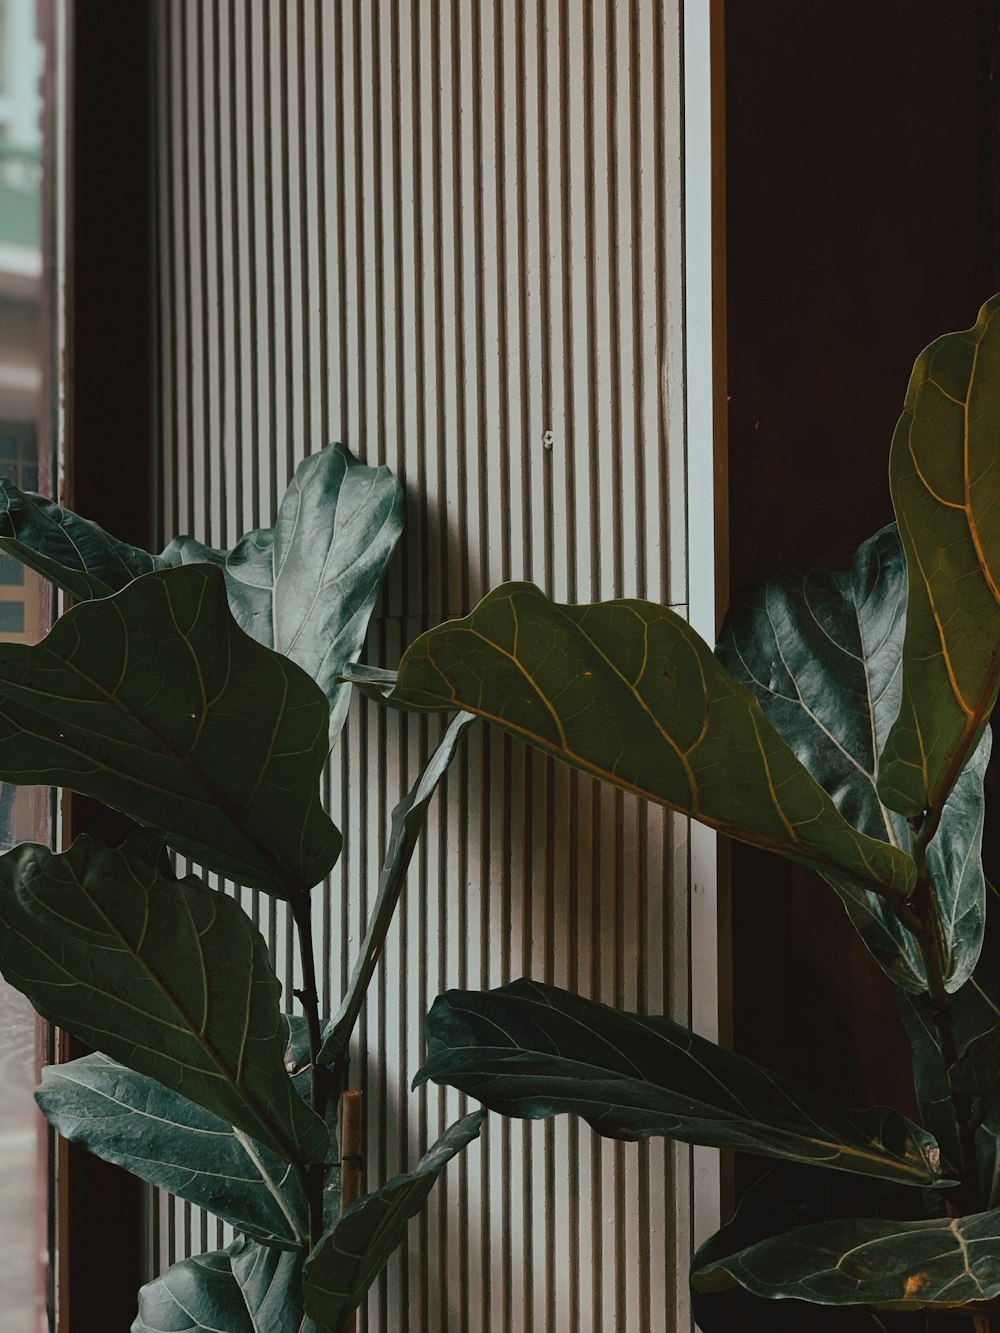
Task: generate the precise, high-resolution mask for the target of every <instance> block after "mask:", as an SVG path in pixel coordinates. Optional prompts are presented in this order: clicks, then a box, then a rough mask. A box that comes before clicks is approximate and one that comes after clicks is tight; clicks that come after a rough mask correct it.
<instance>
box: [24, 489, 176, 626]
mask: <svg viewBox="0 0 1000 1333" xmlns="http://www.w3.org/2000/svg"><path fill="white" fill-rule="evenodd" d="M0 551H5V552H6V553H7V554H8V555H12V556H14V557H16V559H18V560H20V561H21V562H22V564H25V565H27V566H28V568H29V569H33V570H34V571H35V572H36V573H37V574H41V575H42V577H43V578H47V579H49V580H51V582H53V583H54V584H55V585H56V587H58V588H62V590H63V591H64V592H68V593H69V594H70V595H71V596H73V597H76V598H77V599H78V600H79V601H82V602H86V601H89V600H90V599H91V598H94V597H110V596H111V594H112V593H113V592H118V591H120V589H122V588H124V587H126V585H127V584H129V583H131V582H132V580H133V579H137V578H139V576H140V575H142V574H150V573H152V572H153V571H154V570H157V569H165V568H166V562H165V561H163V560H161V559H160V557H159V556H155V555H150V554H149V553H148V551H142V550H140V549H139V548H138V547H136V546H129V545H128V543H127V542H120V541H118V539H117V538H116V537H112V536H110V535H109V534H108V533H106V532H105V531H104V529H103V528H100V527H98V525H97V524H96V523H91V522H90V520H89V519H86V518H80V516H79V515H78V514H74V513H73V512H72V510H69V509H63V507H62V506H61V505H57V504H56V503H55V501H53V500H46V499H45V498H44V496H41V495H32V494H31V493H30V492H27V491H22V490H19V489H18V487H17V486H15V485H14V483H13V482H12V481H8V480H7V479H6V478H0Z"/></svg>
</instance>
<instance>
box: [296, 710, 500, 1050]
mask: <svg viewBox="0 0 1000 1333" xmlns="http://www.w3.org/2000/svg"><path fill="white" fill-rule="evenodd" d="M475 720H476V719H475V716H474V715H473V714H472V713H459V715H458V716H457V717H456V718H454V719H453V720H452V722H451V723H450V724H449V726H448V729H447V731H446V732H445V734H444V737H443V739H442V741H441V744H440V745H439V746H438V748H437V749H436V750H435V751H434V753H433V755H432V756H431V758H430V759H429V760H428V762H427V765H426V767H425V768H424V770H423V772H422V773H421V774H420V777H419V778H418V779H417V782H416V784H415V786H414V787H413V788H412V789H411V790H410V791H409V792H408V793H407V794H406V796H405V797H404V798H403V799H402V800H401V801H400V802H399V804H398V805H397V806H396V808H395V810H393V812H392V827H391V830H390V833H389V846H388V847H387V849H386V854H385V863H384V864H383V866H382V872H381V874H380V875H379V881H378V896H377V897H376V899H375V908H374V910H373V912H372V915H371V920H370V921H369V923H368V930H367V931H366V933H365V938H364V940H363V941H362V944H361V952H360V955H359V957H358V961H357V963H356V964H355V966H354V973H353V975H352V977H351V984H350V985H349V986H348V988H347V994H346V995H345V996H344V999H343V1001H342V1003H341V1006H340V1010H339V1012H338V1014H337V1016H336V1018H335V1019H334V1020H333V1022H332V1023H331V1024H330V1025H329V1027H328V1029H327V1032H326V1035H325V1040H324V1042H323V1046H322V1049H321V1050H320V1053H319V1058H320V1060H321V1061H323V1062H324V1063H328V1064H332V1063H333V1062H334V1061H335V1060H337V1059H338V1058H339V1056H340V1054H341V1053H342V1051H343V1050H344V1048H345V1047H346V1045H347V1043H348V1042H349V1041H350V1038H351V1033H352V1032H353V1031H354V1025H355V1023H356V1022H357V1019H358V1014H359V1013H360V1012H361V1006H362V1004H363V1003H364V998H365V994H366V993H367V990H368V986H369V984H370V982H371V979H372V976H373V975H374V973H375V967H376V964H377V963H378V960H379V957H380V955H381V952H382V945H383V944H384V943H385V937H386V933H387V932H388V929H389V925H390V923H391V922H392V917H393V913H394V912H395V910H396V904H397V903H398V902H399V895H400V893H401V892H402V889H403V881H404V880H405V878H406V871H407V869H408V867H409V864H410V859H411V857H412V856H413V851H414V848H415V847H416V845H417V840H418V839H419V837H420V832H421V829H422V828H423V826H424V821H425V820H426V818H427V807H428V805H429V804H430V800H431V797H432V796H433V795H434V792H435V791H436V789H437V785H438V783H439V782H440V780H441V778H442V777H443V776H444V773H445V770H446V769H447V767H448V765H449V764H450V763H451V761H452V758H453V757H454V754H455V747H456V746H457V745H458V742H459V740H460V739H461V736H462V733H463V732H464V731H465V729H466V727H468V726H469V725H470V723H472V722H475Z"/></svg>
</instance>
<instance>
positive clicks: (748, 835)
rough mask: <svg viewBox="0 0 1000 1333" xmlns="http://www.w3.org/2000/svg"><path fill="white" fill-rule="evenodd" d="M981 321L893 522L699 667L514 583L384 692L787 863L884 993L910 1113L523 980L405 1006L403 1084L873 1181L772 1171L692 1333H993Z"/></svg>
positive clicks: (693, 638)
mask: <svg viewBox="0 0 1000 1333" xmlns="http://www.w3.org/2000/svg"><path fill="white" fill-rule="evenodd" d="M998 311H1000V296H998V297H995V298H994V299H993V300H992V301H990V302H989V303H988V304H987V305H986V306H985V307H984V308H983V310H982V312H981V314H980V317H979V320H978V322H977V323H976V325H975V327H974V328H972V329H970V330H967V331H964V332H961V333H956V334H949V335H947V336H946V337H944V338H941V339H939V340H938V341H937V342H936V343H934V344H933V345H932V346H931V347H930V348H928V350H927V351H926V352H925V353H923V355H922V356H921V357H920V358H919V359H918V361H917V364H916V367H915V369H914V372H913V376H912V378H911V381H910V387H909V390H908V392H907V395H906V401H905V406H904V411H903V415H902V417H901V419H900V422H899V426H898V427H897V430H896V433H895V436H894V439H893V444H892V450H891V454H890V481H891V490H892V496H893V502H894V505H895V510H896V518H897V524H898V534H897V530H896V528H890V529H885V530H884V531H883V532H881V533H879V534H877V535H876V536H875V537H873V538H872V539H871V540H870V541H869V542H866V543H865V544H864V546H862V548H861V549H860V550H859V552H858V554H857V557H856V559H855V562H854V565H853V567H852V569H850V570H849V571H847V572H845V573H842V574H829V573H824V572H809V573H792V574H786V575H781V576H779V577H777V578H774V579H772V580H771V581H770V582H769V583H768V584H766V585H765V586H764V587H763V588H761V589H760V590H758V591H757V592H756V593H754V594H752V595H751V596H750V598H749V599H748V601H747V603H746V604H745V605H743V606H740V607H737V608H736V609H735V610H734V611H733V612H732V614H731V617H730V620H729V623H728V625H727V627H726V629H725V631H724V633H723V636H722V642H721V643H720V645H719V649H718V656H713V655H712V653H711V651H710V649H709V648H708V646H707V645H706V644H704V643H702V642H701V641H700V640H699V639H698V637H697V635H696V634H694V632H693V631H692V630H691V629H690V627H689V626H688V625H687V624H686V622H684V621H683V620H682V619H680V618H679V617H678V616H676V615H674V614H673V613H672V612H671V611H669V610H667V609H666V608H664V607H660V606H654V605H652V604H650V603H647V602H638V601H629V602H610V603H604V604H597V605H593V606H580V607H571V606H559V605H556V604H555V603H553V602H551V601H549V600H548V598H546V597H545V596H544V595H543V594H542V593H541V592H540V591H539V590H538V589H536V588H533V587H531V586H530V585H527V584H509V585H506V586H505V587H503V588H500V589H497V590H496V591H494V592H493V593H491V594H490V595H489V596H488V597H487V598H486V599H485V601H484V602H482V603H481V605H480V606H479V607H477V608H476V609H475V610H474V611H473V612H472V613H471V615H469V616H467V617H466V618H465V619H464V620H458V621H455V622H452V623H449V624H446V625H442V626H439V627H437V628H435V629H432V630H430V631H429V632H428V633H426V634H424V635H423V636H421V638H420V639H418V640H417V641H416V643H414V644H413V645H412V646H411V647H410V649H409V650H408V652H407V653H406V655H405V656H404V658H403V661H402V664H401V666H400V670H399V678H398V683H397V685H396V688H395V690H394V691H393V692H392V694H391V695H390V697H389V701H390V703H393V704H395V705H396V706H398V707H402V708H407V709H420V710H435V709H445V708H448V709H455V708H459V709H463V710H466V711H469V712H472V713H475V714H478V715H479V716H481V717H483V718H485V719H487V720H488V721H490V722H493V723H496V724H497V725H499V726H501V727H503V728H504V729H505V730H507V731H508V732H510V733H511V734H512V735H514V736H517V737H520V738H521V739H523V740H525V741H526V742H527V743H528V744H530V745H533V746H536V747H537V748H538V749H540V750H542V751H544V752H545V753H548V754H550V755H554V756H556V757H557V758H559V759H561V760H563V761H565V762H567V763H569V764H571V765H573V766H575V767H576V768H579V769H582V770H583V771H585V772H587V773H590V774H594V775H596V776H599V777H603V778H605V779H607V780H608V781H610V782H613V783H615V784H617V785H618V786H619V787H622V788H624V789H625V790H628V791H631V792H635V793H638V794H639V795H642V796H645V797H648V798H649V799H651V800H654V801H658V802H660V803H662V804H664V805H667V806H670V807H671V808H673V809H677V810H681V811H684V812H686V813H687V814H689V815H691V817H692V818H694V819H697V820H700V821H702V822H703V823H705V824H708V825H709V826H710V827H712V828H715V829H717V830H719V831H721V832H724V833H727V834H729V835H730V836H733V837H736V838H740V839H742V840H744V841H747V842H751V843H754V844H756V845H758V846H762V847H765V848H768V849H770V850H771V851H773V852H776V853H778V854H779V855H781V856H784V857H787V858H789V859H791V860H795V861H798V862H801V863H804V864H806V865H809V866H811V867H813V868H814V869H816V870H818V871H819V873H820V874H821V875H822V876H823V877H824V878H825V879H826V880H827V882H828V883H829V884H830V885H831V886H832V887H833V889H834V890H835V891H836V892H837V893H838V894H839V895H840V897H841V899H842V900H843V902H844V905H845V907H846V909H847V911H848V913H849V915H850V918H851V920H852V921H853V922H854V924H855V926H856V927H857V928H858V930H859V931H860V933H861V935H862V937H863V938H864V940H865V942H866V943H867V945H868V947H869V948H870V949H871V950H872V952H873V953H874V955H875V956H876V958H878V960H879V962H880V963H881V965H882V967H883V968H884V969H885V971H886V973H887V975H888V977H889V978H890V980H891V981H892V983H893V984H894V986H895V989H896V995H897V999H898V1003H899V1006H900V1010H901V1013H902V1014H903V1017H904V1021H905V1024H906V1029H907V1033H908V1035H909V1038H910V1043H911V1049H912V1057H913V1070H914V1080H915V1086H916V1090H917V1096H918V1101H919V1104H920V1110H921V1116H922V1118H923V1121H924V1124H923V1127H922V1128H918V1127H916V1126H913V1125H911V1124H909V1122H908V1121H906V1120H905V1119H904V1118H903V1117H901V1116H899V1115H898V1114H897V1113H894V1112H891V1111H886V1110H881V1109H878V1108H876V1109H875V1110H869V1111H853V1110H851V1111H849V1110H847V1109H846V1108H843V1107H838V1106H835V1105H833V1104H832V1103H829V1102H823V1101H822V1099H818V1098H817V1097H816V1096H815V1095H814V1094H812V1093H811V1092H809V1091H808V1090H807V1089H805V1088H799V1087H797V1086H796V1085H795V1084H794V1083H793V1082H792V1081H791V1080H787V1079H783V1078H782V1079H778V1078H777V1077H776V1076H774V1075H772V1074H769V1073H768V1071H766V1070H764V1069H762V1068H760V1067H758V1066H755V1065H753V1064H751V1063H750V1062H749V1061H746V1060H742V1059H739V1058H737V1057H735V1056H733V1055H731V1054H727V1053H725V1052H722V1051H719V1050H717V1049H715V1048H713V1047H712V1046H711V1045H709V1044H708V1043H706V1042H702V1041H700V1040H699V1039H698V1038H695V1037H692V1036H691V1035H690V1034H689V1033H687V1032H685V1031H684V1030H683V1029H682V1028H680V1027H678V1026H677V1025H676V1024H673V1023H670V1022H669V1021H668V1020H666V1019H661V1018H651V1017H643V1016H639V1015H636V1014H625V1013H614V1012H613V1011H611V1010H608V1009H606V1008H605V1007H604V1006H601V1005H596V1004H593V1003H592V1002H590V1001H585V1000H582V999H580V998H579V997H574V996H570V995H567V994H566V993H565V992H561V991H556V990H554V989H552V988H551V987H542V986H539V985H537V984H535V983H529V982H518V983H515V984H514V985H513V986H507V987H502V988H501V989H500V990H498V991H491V992H488V993H484V994H469V993H458V992H449V993H448V994H447V995H446V996H444V997H442V998H440V999H439V1000H438V1001H437V1002H436V1004H435V1006H434V1009H433V1010H432V1011H431V1016H430V1020H429V1031H430V1035H431V1053H430V1057H429V1060H428V1062H427V1064H426V1066H425V1067H424V1069H423V1070H422V1071H421V1073H420V1074H419V1075H418V1081H420V1080H424V1079H427V1078H432V1079H434V1080H436V1081H438V1082H441V1083H447V1084H450V1085H452V1086H455V1087H457V1088H460V1089H462V1090H463V1091H465V1092H467V1093H469V1094H470V1095H472V1096H476V1097H479V1098H480V1099H481V1100H482V1101H483V1102H484V1103H485V1104H486V1105H487V1106H489V1107H491V1108H494V1109H496V1110H499V1111H501V1112H502V1113H504V1114H507V1115H515V1116H521V1117H528V1118H537V1117H540V1116H551V1115H555V1114H559V1113H562V1112H572V1113H574V1114H577V1115H580V1116H582V1117H584V1118H585V1119H586V1120H588V1121H589V1122H590V1123H591V1124H592V1125H593V1126H594V1128H595V1129H596V1130H597V1131H598V1132H599V1133H601V1134H606V1135H610V1136H613V1137H637V1136H641V1135H646V1134H666V1135H669V1136H670V1137H674V1138H678V1139H681V1140H684V1141H689V1142H694V1143H702V1144H717V1145H722V1146H727V1147H738V1148H741V1149H743V1150H745V1151H750V1152H755V1153H763V1154H765V1155H768V1156H771V1157H775V1158H779V1159H780V1158H786V1159H788V1158H791V1159H795V1160H797V1161H798V1162H807V1163H810V1164H811V1168H815V1167H817V1166H821V1167H823V1168H833V1169H834V1172H835V1173H836V1174H835V1175H831V1178H832V1179H837V1180H841V1181H843V1180H850V1179H852V1175H849V1174H847V1173H855V1172H858V1171H859V1170H860V1171H863V1172H866V1173H869V1174H870V1175H871V1176H872V1177H875V1176H881V1177H883V1178H885V1179H886V1180H891V1181H892V1182H894V1185H893V1193H892V1194H891V1196H886V1195H885V1193H884V1191H883V1192H882V1193H881V1194H880V1196H879V1198H878V1201H877V1204H875V1205H871V1206H869V1204H870V1201H869V1202H868V1203H866V1201H865V1200H860V1201H859V1200H858V1198H857V1197H856V1195H852V1196H850V1197H848V1196H845V1195H843V1193H842V1192H841V1193H840V1194H838V1195H836V1197H834V1196H833V1195H831V1197H830V1200H829V1201H828V1204H827V1205H825V1206H824V1208H823V1209H820V1210H819V1211H817V1210H816V1209H813V1208H811V1207H800V1206H798V1205H797V1204H796V1198H795V1191H796V1190H797V1189H798V1188H799V1187H800V1185H801V1182H797V1181H796V1180H795V1179H792V1178H789V1177H784V1178H783V1183H782V1184H781V1185H780V1186H778V1188H787V1189H788V1190H790V1191H791V1195H790V1197H789V1198H787V1199H786V1200H785V1201H784V1202H786V1203H787V1205H788V1206H787V1207H786V1208H785V1211H784V1213H783V1214H781V1215H780V1216H779V1215H777V1214H776V1213H775V1212H774V1210H771V1212H770V1213H768V1210H767V1209H763V1210H761V1209H759V1208H758V1209H756V1211H755V1214H754V1216H753V1217H752V1218H751V1217H749V1215H744V1216H742V1217H740V1216H738V1217H737V1219H736V1221H735V1222H733V1223H731V1224H730V1225H729V1226H727V1227H726V1228H724V1229H723V1231H721V1232H720V1233H718V1235H717V1236H715V1237H713V1238H712V1239H711V1240H710V1241H709V1242H708V1243H707V1244H706V1245H705V1246H704V1247H703V1248H702V1250H701V1251H700V1252H699V1254H698V1255H697V1256H696V1259H695V1263H694V1268H693V1274H692V1281H693V1287H694V1299H695V1304H696V1308H697V1311H698V1318H699V1321H700V1322H701V1325H702V1327H703V1328H704V1329H705V1330H706V1333H741V1330H745V1331H746V1333H760V1330H761V1329H763V1328H769V1329H770V1328H774V1329H776V1330H777V1329H782V1330H783V1329H786V1328H787V1329H799V1328H806V1327H808V1328H810V1329H813V1328H815V1329H817V1330H821V1329H822V1330H826V1329H831V1330H840V1329H844V1330H849V1329H859V1330H863V1329H886V1330H888V1329H892V1330H895V1329H897V1328H899V1329H900V1330H904V1329H905V1330H906V1331H907V1333H923V1330H924V1329H926V1328H928V1327H929V1326H930V1325H929V1324H928V1320H929V1319H932V1318H933V1319H936V1318H938V1317H939V1315H940V1314H941V1312H948V1311H951V1312H957V1314H958V1316H959V1320H958V1322H959V1325H961V1326H964V1327H967V1328H968V1327H971V1322H972V1320H973V1319H975V1320H976V1321H977V1322H976V1328H977V1329H979V1330H985V1329H987V1328H990V1329H994V1330H1000V1170H998V1165H1000V1151H998V1145H1000V1096H998V1089H1000V1037H998V1032H1000V951H998V950H997V948H996V947H995V937H996V925H997V921H996V916H997V904H996V901H995V898H996V895H995V894H993V893H991V892H988V891H987V886H986V884H985V881H984V877H983V871H982V862H981V855H980V848H981V841H982V831H983V820H984V796H983V778H984V773H985V768H986V762H987V759H988V756H989V735H988V731H987V723H988V720H989V716H990V713H991V710H992V709H993V706H994V703H995V700H996V696H997V690H998V683H1000V459H998V456H997V450H998V443H1000V319H997V318H996V315H997V313H998ZM375 683H376V682H373V684H375ZM739 887H740V886H739V885H736V886H735V891H736V892H739ZM989 904H992V911H993V920H992V922H991V919H990V918H989V916H988V913H987V907H988V905H989ZM991 925H992V931H991ZM984 937H985V939H986V947H985V948H984ZM991 941H993V942H991ZM871 1018H872V1021H873V1022H877V1021H878V1017H877V1015H872V1016H871ZM813 1174H815V1173H813ZM932 1179H933V1180H934V1181H935V1188H934V1189H927V1188H923V1189H915V1188H912V1186H919V1185H924V1186H926V1185H927V1184H928V1182H929V1181H930V1180H932ZM907 1185H909V1186H910V1187H911V1188H906V1186H907ZM810 1188H811V1187H810ZM880 1189H881V1187H880ZM773 1301H778V1302H779V1304H778V1305H776V1306H775V1305H771V1306H769V1302H773ZM811 1306H820V1307H837V1310H836V1311H835V1312H834V1314H833V1315H831V1311H830V1310H825V1311H823V1312H817V1313H816V1315H815V1316H813V1315H811V1314H810V1313H809V1309H810V1307H811ZM842 1307H843V1308H842ZM847 1307H849V1309H848V1308H847ZM928 1311H929V1312H931V1313H930V1314H928ZM949 1326H950V1324H949Z"/></svg>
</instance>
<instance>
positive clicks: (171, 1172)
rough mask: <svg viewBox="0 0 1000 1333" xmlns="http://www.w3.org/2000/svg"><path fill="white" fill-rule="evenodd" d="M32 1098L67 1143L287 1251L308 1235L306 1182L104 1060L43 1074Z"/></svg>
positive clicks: (223, 1126) (227, 1128)
mask: <svg viewBox="0 0 1000 1333" xmlns="http://www.w3.org/2000/svg"><path fill="white" fill-rule="evenodd" d="M35 1099H36V1101H37V1102H38V1104H39V1106H40V1107H41V1108H42V1111H43V1112H44V1113H45V1116H46V1117H47V1119H48V1121H49V1123H50V1124H51V1125H53V1126H54V1127H55V1128H56V1129H57V1130H58V1131H59V1133H60V1134H62V1135H63V1137H64V1138H67V1139H71V1140H72V1141H73V1142H74V1143H82V1144H83V1145H84V1146H85V1147H86V1148H88V1149H89V1150H90V1151H91V1152H92V1153H96V1154H97V1156H98V1157H103V1158H104V1160H105V1161H106V1162H113V1163H114V1164H115V1165H116V1166H121V1167H124V1168H125V1170H126V1171H131V1172H132V1174H133V1175H134V1176H138V1177H139V1178H140V1179H141V1180H146V1181H148V1182H149V1184H151V1185H155V1186H157V1187H158V1188H159V1189H165V1190H169V1191H170V1193H171V1194H174V1195H176V1196H177V1197H178V1198H180V1199H186V1200H187V1201H188V1202H189V1203H193V1204H195V1205H196V1206H197V1207H198V1208H205V1209H207V1210H208V1211H209V1212H211V1213H214V1214H215V1215H216V1216H217V1217H221V1218H222V1219H223V1221H225V1222H228V1223H230V1225H231V1226H234V1227H236V1228H237V1229H238V1230H239V1231H244V1232H246V1233H247V1235H249V1236H253V1237H254V1238H255V1239H257V1240H259V1241H262V1242H263V1243H264V1244H265V1245H276V1246H278V1247H279V1248H282V1249H300V1248H301V1247H302V1246H303V1245H304V1244H305V1243H306V1242H307V1239H308V1236H309V1213H308V1208H307V1206H306V1199H305V1194H304V1193H303V1190H302V1183H301V1181H300V1180H299V1177H298V1176H297V1174H296V1173H295V1172H294V1171H293V1170H292V1168H291V1167H290V1166H289V1165H288V1163H287V1162H283V1161H282V1160H281V1159H280V1158H278V1157H276V1156H275V1155H274V1154H273V1153H272V1152H269V1151H268V1149H266V1148H264V1147H262V1146H261V1145H260V1144H259V1143H254V1142H253V1140H252V1139H251V1138H249V1136H248V1135H246V1134H245V1133H244V1132H243V1131H242V1130H239V1129H234V1128H233V1127H232V1125H229V1124H227V1123H226V1122H225V1121H224V1120H220V1119H219V1117H218V1116H216V1115H213V1114H212V1113H211V1111H206V1110H205V1109H204V1108H203V1107H200V1106H197V1105H196V1104H195V1103H194V1102H192V1101H189V1100H188V1099H187V1098H186V1097H182V1096H181V1095H180V1093H178V1092H174V1091H172V1090H171V1089H170V1088H166V1087H164V1086H163V1084H162V1083H157V1082H156V1080H155V1079H152V1078H149V1077H147V1076H146V1075H145V1074H137V1073H136V1072H135V1071H134V1070H132V1069H127V1068H126V1067H125V1066H124V1065H121V1064H118V1063H116V1062H115V1061H114V1060H109V1059H108V1057H107V1056H105V1055H86V1056H84V1057H83V1058H82V1059H79V1060H71V1061H69V1062H68V1063H67V1064H62V1065H50V1066H49V1067H48V1068H47V1069H44V1070H43V1071H42V1085H41V1087H40V1088H39V1089H38V1091H37V1092H36V1094H35Z"/></svg>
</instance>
